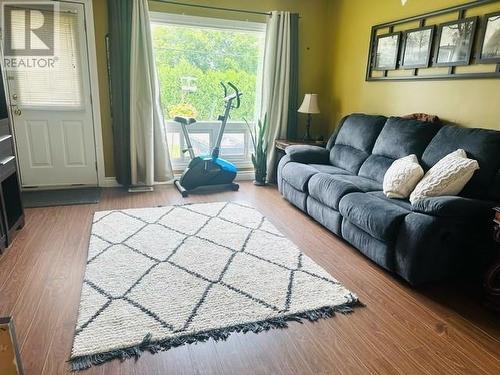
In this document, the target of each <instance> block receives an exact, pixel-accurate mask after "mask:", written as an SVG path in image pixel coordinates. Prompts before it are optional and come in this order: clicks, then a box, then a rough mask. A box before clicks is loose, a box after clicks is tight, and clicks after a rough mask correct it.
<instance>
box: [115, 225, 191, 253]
mask: <svg viewBox="0 0 500 375" xmlns="http://www.w3.org/2000/svg"><path fill="white" fill-rule="evenodd" d="M185 239H186V235H184V234H182V233H179V232H176V231H173V230H171V229H168V228H165V227H163V226H161V225H159V224H151V225H148V226H146V227H144V228H143V229H141V230H140V231H139V232H137V233H136V234H134V235H133V236H132V237H130V238H129V239H128V240H126V241H125V242H124V243H125V245H127V246H130V247H131V248H133V249H136V250H138V251H139V252H141V253H143V254H145V255H148V256H150V257H153V258H155V259H156V260H159V261H162V260H165V259H166V258H167V257H168V256H170V255H171V254H172V252H173V251H174V250H176V249H177V248H178V247H179V245H180V244H181V243H182V242H183V241H184V240H185ZM158 244H161V246H158Z"/></svg>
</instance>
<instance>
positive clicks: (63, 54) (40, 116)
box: [4, 1, 97, 188]
mask: <svg viewBox="0 0 500 375" xmlns="http://www.w3.org/2000/svg"><path fill="white" fill-rule="evenodd" d="M55 3H57V4H58V5H57V8H56V11H55V12H52V11H46V10H43V9H41V8H38V9H36V7H35V6H33V8H30V9H29V10H30V11H31V10H32V11H33V12H32V13H31V14H30V16H29V17H31V19H32V21H31V22H32V23H33V22H34V21H33V20H35V21H36V20H37V17H38V18H40V17H43V19H48V18H50V17H53V21H54V23H53V24H54V28H53V30H54V33H53V34H54V40H55V45H56V48H55V54H54V61H53V67H52V68H48V67H47V66H43V65H44V64H41V66H40V67H27V68H26V67H19V68H15V69H14V68H12V66H11V67H10V68H9V67H7V74H6V75H7V82H8V88H9V95H10V102H11V105H12V117H13V124H14V134H15V140H16V147H17V156H18V160H19V167H20V175H21V182H22V185H23V187H25V188H26V187H44V186H65V185H66V186H67V185H97V167H96V151H95V139H94V124H93V117H92V102H91V91H90V73H89V65H88V56H87V54H88V51H87V43H86V40H87V38H86V29H85V9H84V6H83V4H77V3H70V2H64V1H60V2H55ZM26 17H27V16H26V8H24V9H22V8H21V9H20V10H19V11H18V12H17V13H16V12H13V13H12V17H11V19H12V22H11V30H6V33H9V32H10V33H11V34H10V35H12V36H14V35H19V38H20V40H18V41H15V40H14V42H15V43H14V42H12V44H13V45H15V44H16V43H17V44H19V45H21V46H22V47H24V43H25V40H26V35H25V34H26V29H25V26H24V25H25V22H26V21H25V20H26ZM46 17H48V18H46ZM38 22H39V23H40V22H43V20H42V19H39V20H38ZM16 28H18V29H19V30H16ZM4 35H5V34H4ZM14 38H15V36H14ZM42 43H43V40H42ZM38 44H40V40H38ZM48 64H50V60H48Z"/></svg>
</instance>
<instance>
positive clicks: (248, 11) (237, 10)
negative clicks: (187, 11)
mask: <svg viewBox="0 0 500 375" xmlns="http://www.w3.org/2000/svg"><path fill="white" fill-rule="evenodd" d="M153 1H154V2H158V3H166V4H173V5H180V6H185V7H193V8H203V9H213V10H222V11H226V12H236V13H249V14H259V15H261V16H270V15H271V12H257V11H253V10H244V9H234V8H221V7H214V6H210V5H199V4H188V3H181V2H178V1H169V0H153Z"/></svg>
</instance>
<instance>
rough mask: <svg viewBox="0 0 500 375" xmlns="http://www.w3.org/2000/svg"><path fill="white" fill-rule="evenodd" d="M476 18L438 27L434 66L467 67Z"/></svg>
mask: <svg viewBox="0 0 500 375" xmlns="http://www.w3.org/2000/svg"><path fill="white" fill-rule="evenodd" d="M476 24H477V17H470V18H465V19H462V20H458V21H452V22H447V23H443V24H441V25H439V31H438V38H437V40H438V46H437V49H436V55H435V58H434V66H458V65H468V64H469V63H470V56H471V51H472V44H473V42H474V34H475V32H476Z"/></svg>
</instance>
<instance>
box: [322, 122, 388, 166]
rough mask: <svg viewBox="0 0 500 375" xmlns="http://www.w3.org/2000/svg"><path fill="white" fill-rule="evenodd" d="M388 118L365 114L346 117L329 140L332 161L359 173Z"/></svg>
mask: <svg viewBox="0 0 500 375" xmlns="http://www.w3.org/2000/svg"><path fill="white" fill-rule="evenodd" d="M386 120H387V118H386V117H384V116H373V115H364V114H353V115H350V116H347V117H345V118H344V119H343V120H342V122H341V124H340V126H339V128H338V130H337V131H336V132H335V134H334V135H333V136H332V138H331V139H330V141H329V142H328V146H327V147H330V163H332V164H333V165H334V166H336V167H339V168H342V169H345V170H347V171H349V172H351V173H353V174H357V173H358V171H359V168H360V167H361V164H363V162H364V161H365V160H366V158H367V157H368V156H369V155H370V153H371V151H372V148H373V145H374V144H375V140H376V139H377V137H378V135H379V133H380V131H381V130H382V128H383V126H384V124H385V121H386Z"/></svg>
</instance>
